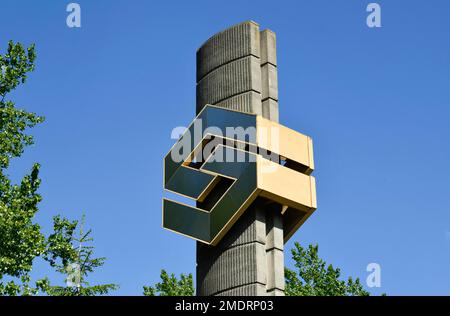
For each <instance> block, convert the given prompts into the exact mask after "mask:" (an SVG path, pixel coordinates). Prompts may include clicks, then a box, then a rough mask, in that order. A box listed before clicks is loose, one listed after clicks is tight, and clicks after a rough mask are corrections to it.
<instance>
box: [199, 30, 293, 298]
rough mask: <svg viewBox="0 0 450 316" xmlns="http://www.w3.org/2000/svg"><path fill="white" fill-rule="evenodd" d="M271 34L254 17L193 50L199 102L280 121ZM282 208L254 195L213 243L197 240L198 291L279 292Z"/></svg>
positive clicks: (207, 292) (256, 293)
mask: <svg viewBox="0 0 450 316" xmlns="http://www.w3.org/2000/svg"><path fill="white" fill-rule="evenodd" d="M276 65H277V63H276V42H275V34H274V33H273V32H272V31H269V30H265V31H262V32H260V30H259V25H258V24H257V23H255V22H253V21H248V22H244V23H241V24H238V25H235V26H233V27H230V28H228V29H226V30H224V31H222V32H219V33H217V34H216V35H214V36H212V37H211V38H210V39H208V40H207V41H206V42H205V43H204V44H203V45H202V46H201V47H200V48H199V50H198V51H197V104H196V112H197V113H199V112H200V111H201V110H202V108H203V107H204V106H205V105H206V104H212V105H217V106H222V107H226V108H229V109H234V110H238V111H242V112H248V113H255V114H258V115H262V116H264V117H266V118H268V119H271V120H275V121H278V83H277V66H276ZM280 213H281V210H280V209H277V207H276V206H275V205H273V204H272V205H270V204H267V203H266V201H265V200H264V199H257V200H256V201H255V202H254V203H253V204H252V205H251V206H250V207H249V208H248V209H247V210H246V211H245V213H244V214H243V215H242V216H241V218H239V220H238V221H237V222H236V223H235V224H234V226H233V227H232V228H231V229H230V231H229V232H228V233H227V235H225V237H224V238H223V239H222V240H221V241H220V242H219V244H218V245H217V246H214V247H213V246H207V245H205V244H202V243H200V242H197V274H196V276H197V295H283V294H284V292H283V291H284V258H283V247H284V242H283V223H282V219H281V215H280Z"/></svg>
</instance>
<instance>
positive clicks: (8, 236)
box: [0, 41, 116, 295]
mask: <svg viewBox="0 0 450 316" xmlns="http://www.w3.org/2000/svg"><path fill="white" fill-rule="evenodd" d="M35 59H36V53H35V47H34V45H31V46H30V47H29V48H27V49H25V48H24V47H23V46H22V45H21V44H20V43H14V42H12V41H10V42H9V43H8V47H7V50H6V53H5V54H4V55H1V54H0V295H36V294H38V293H40V292H44V293H47V294H50V295H68V293H72V294H73V293H74V295H95V294H105V293H107V292H108V291H110V290H112V289H115V288H116V285H114V284H106V285H96V286H89V284H88V283H87V282H86V280H85V278H86V275H87V274H88V273H91V272H93V270H94V269H95V268H97V267H100V266H102V265H103V263H104V260H105V259H104V258H92V247H86V246H84V243H85V242H89V241H91V239H90V237H89V234H90V231H89V232H88V233H86V234H82V233H81V235H80V236H79V237H78V238H76V237H75V236H74V232H75V230H76V228H77V225H78V223H77V222H71V221H69V220H67V219H64V218H61V217H60V216H57V217H55V218H54V219H53V224H54V233H53V234H51V235H50V236H49V237H48V238H46V236H45V235H44V234H43V233H42V232H41V227H40V226H39V225H38V224H37V223H36V222H34V217H35V215H36V213H37V212H38V204H39V202H40V201H41V200H42V198H41V196H40V195H39V193H38V189H39V185H40V182H41V180H40V179H39V168H40V166H39V164H34V165H33V166H32V168H31V172H30V174H27V175H25V176H24V177H23V179H22V180H21V181H20V184H13V183H11V180H10V179H9V177H8V173H7V172H8V168H9V166H10V162H11V159H13V158H17V157H20V156H21V155H22V153H23V151H24V149H25V147H27V146H29V145H32V144H33V137H32V136H31V135H28V134H26V130H27V129H28V128H31V127H34V126H35V125H36V124H39V123H41V122H43V121H44V118H43V117H40V116H38V115H36V114H34V113H30V112H27V111H25V110H21V109H18V108H17V107H16V105H15V104H14V102H12V101H11V100H8V99H7V96H8V94H9V93H10V92H11V91H13V90H14V89H16V88H17V87H18V86H19V85H20V84H23V83H25V81H26V79H27V74H28V73H29V72H31V71H33V70H34V67H35V66H34V61H35ZM74 242H79V244H80V245H79V247H78V248H77V251H75V250H74V248H73V245H74ZM39 257H40V258H42V259H44V260H46V261H48V262H49V263H50V265H51V266H52V267H53V268H55V269H57V271H60V272H62V271H63V270H64V271H67V267H72V265H74V264H80V266H81V269H80V271H81V283H80V286H79V288H77V289H75V290H74V289H73V288H72V289H66V288H58V287H54V286H50V283H49V281H48V279H47V278H43V279H40V280H37V281H36V282H34V285H31V278H30V272H31V270H32V267H33V262H34V260H35V259H36V258H39ZM71 290H74V291H72V292H71Z"/></svg>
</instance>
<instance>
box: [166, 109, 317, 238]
mask: <svg viewBox="0 0 450 316" xmlns="http://www.w3.org/2000/svg"><path fill="white" fill-rule="evenodd" d="M313 169H314V162H313V149H312V140H311V138H310V137H308V136H305V135H303V134H300V133H298V132H296V131H294V130H291V129H289V128H287V127H285V126H283V125H281V124H278V123H276V122H273V121H270V120H267V119H265V118H263V117H262V116H259V115H255V114H249V113H244V112H240V111H235V110H230V109H226V108H221V107H217V106H212V105H207V106H205V107H204V108H203V110H202V111H201V112H200V113H199V114H198V116H197V117H196V119H195V120H194V121H193V122H192V123H191V125H190V126H189V127H188V128H187V130H186V131H185V133H184V134H183V135H182V136H181V137H180V139H179V140H178V141H177V142H176V143H175V145H174V146H173V147H172V149H171V150H170V152H169V153H168V154H167V155H166V157H165V158H164V189H166V190H168V191H171V192H174V193H176V194H179V195H182V196H185V197H188V198H190V199H192V200H194V201H195V202H196V205H195V206H194V205H192V206H191V205H187V204H183V203H180V202H177V201H173V200H169V199H166V198H165V199H163V216H162V217H163V227H164V228H166V229H168V230H171V231H174V232H177V233H180V234H182V235H185V236H188V237H191V238H193V239H196V240H198V241H201V242H203V243H206V244H209V245H217V243H218V242H219V241H220V240H221V238H222V237H223V236H224V235H225V234H226V233H227V231H228V230H229V229H230V228H231V227H232V225H233V224H234V223H235V222H236V221H237V220H238V219H239V217H240V216H241V215H242V214H243V212H245V210H246V209H247V208H248V207H249V206H250V205H251V204H252V203H253V202H254V201H255V200H256V199H262V200H263V201H265V202H267V203H277V204H279V206H280V208H279V209H280V212H281V214H282V215H283V225H284V240H285V241H287V240H288V239H289V238H290V237H291V236H292V234H293V233H294V232H295V231H296V230H297V229H298V228H299V227H300V226H301V225H302V223H303V222H304V221H305V220H306V219H307V218H308V217H309V216H310V215H311V214H312V212H313V211H314V210H315V209H316V208H317V206H316V191H315V179H314V177H312V176H311V175H310V174H311V172H312V171H313Z"/></svg>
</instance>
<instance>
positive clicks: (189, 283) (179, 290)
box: [144, 270, 194, 296]
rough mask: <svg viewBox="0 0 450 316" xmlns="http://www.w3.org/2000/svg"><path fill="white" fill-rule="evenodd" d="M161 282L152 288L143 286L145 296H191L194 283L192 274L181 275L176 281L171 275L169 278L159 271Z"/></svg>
mask: <svg viewBox="0 0 450 316" xmlns="http://www.w3.org/2000/svg"><path fill="white" fill-rule="evenodd" d="M160 277H161V282H159V283H156V284H155V286H154V287H152V286H144V295H145V296H193V295H194V283H193V280H192V274H189V275H185V274H181V275H180V279H178V278H177V277H176V276H175V275H174V274H173V273H172V274H171V275H170V276H169V274H167V272H166V271H165V270H161V275H160Z"/></svg>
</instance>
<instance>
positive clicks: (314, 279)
mask: <svg viewBox="0 0 450 316" xmlns="http://www.w3.org/2000/svg"><path fill="white" fill-rule="evenodd" d="M291 253H292V258H293V259H294V262H295V267H296V268H297V271H296V272H294V271H292V270H289V269H285V278H286V295H291V296H368V295H369V292H367V291H365V290H364V288H363V286H362V284H361V282H360V281H359V278H357V279H355V280H353V279H352V278H351V277H350V278H348V280H347V282H346V281H344V280H340V276H341V271H340V269H339V268H336V269H335V268H333V266H332V265H331V264H330V265H328V266H327V265H326V262H325V261H324V260H323V259H321V258H319V247H318V246H317V245H315V246H314V245H309V247H308V249H304V248H303V247H302V246H301V245H300V244H299V243H298V242H297V243H295V246H294V248H293V249H292V250H291Z"/></svg>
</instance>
